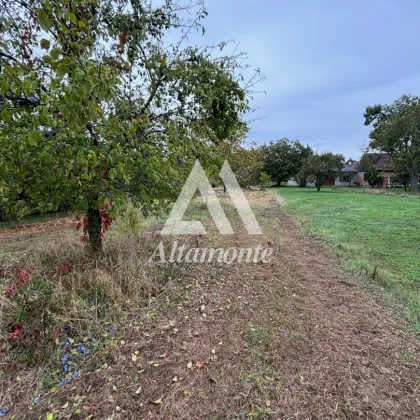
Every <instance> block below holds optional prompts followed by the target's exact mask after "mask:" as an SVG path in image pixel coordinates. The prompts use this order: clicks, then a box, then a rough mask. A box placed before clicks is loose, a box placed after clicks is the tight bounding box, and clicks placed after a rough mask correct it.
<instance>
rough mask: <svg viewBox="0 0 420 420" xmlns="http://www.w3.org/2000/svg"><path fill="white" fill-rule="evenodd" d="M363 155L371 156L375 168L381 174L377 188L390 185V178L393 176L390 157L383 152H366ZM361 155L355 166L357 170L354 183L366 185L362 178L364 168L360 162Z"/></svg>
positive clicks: (361, 185)
mask: <svg viewBox="0 0 420 420" xmlns="http://www.w3.org/2000/svg"><path fill="white" fill-rule="evenodd" d="M363 157H369V158H371V160H372V162H374V166H375V168H376V170H377V171H378V172H379V173H380V175H381V182H380V183H379V184H378V185H377V188H389V187H391V185H392V180H393V178H394V177H395V167H394V164H393V162H392V157H391V156H389V155H388V154H385V153H366V154H364V155H363ZM363 157H362V159H361V160H360V162H359V163H357V165H356V167H355V169H356V170H357V174H356V179H355V185H357V186H360V187H368V186H369V184H368V183H367V182H366V181H365V180H364V174H365V168H364V167H363V164H362V162H363Z"/></svg>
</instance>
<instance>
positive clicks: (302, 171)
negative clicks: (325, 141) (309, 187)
mask: <svg viewBox="0 0 420 420" xmlns="http://www.w3.org/2000/svg"><path fill="white" fill-rule="evenodd" d="M261 150H262V153H263V156H264V159H265V161H264V171H265V172H266V173H267V174H268V175H269V176H270V178H271V180H273V181H274V182H276V183H277V185H278V186H280V184H281V183H282V182H287V181H289V180H290V179H295V180H296V181H297V182H298V183H299V186H301V187H305V186H306V183H307V182H308V181H309V182H313V183H314V184H315V186H316V187H317V190H318V191H320V189H321V187H322V185H323V184H324V183H325V181H326V180H327V179H329V178H336V177H337V176H338V175H339V174H340V173H341V171H342V169H343V165H344V156H343V155H340V154H334V153H331V152H325V153H315V152H314V151H313V150H312V149H311V148H310V147H309V145H306V146H304V145H303V144H301V143H300V142H299V141H298V140H295V141H291V140H288V139H281V140H278V141H276V142H271V143H270V144H269V145H268V146H266V145H264V146H262V147H261Z"/></svg>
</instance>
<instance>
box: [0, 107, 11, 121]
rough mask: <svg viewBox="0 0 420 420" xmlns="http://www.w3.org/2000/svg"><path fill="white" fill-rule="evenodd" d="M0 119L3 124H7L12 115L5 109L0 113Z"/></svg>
mask: <svg viewBox="0 0 420 420" xmlns="http://www.w3.org/2000/svg"><path fill="white" fill-rule="evenodd" d="M1 119H2V120H3V121H4V122H9V121H10V120H11V119H12V114H11V113H10V112H9V111H8V110H7V109H3V111H1Z"/></svg>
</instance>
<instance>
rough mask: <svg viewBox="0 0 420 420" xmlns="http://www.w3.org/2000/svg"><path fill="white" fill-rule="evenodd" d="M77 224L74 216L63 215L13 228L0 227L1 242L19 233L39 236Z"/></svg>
mask: <svg viewBox="0 0 420 420" xmlns="http://www.w3.org/2000/svg"><path fill="white" fill-rule="evenodd" d="M76 224H77V220H76V219H75V218H74V217H73V218H71V217H65V218H64V217H63V218H62V219H58V220H49V221H46V222H37V223H28V224H23V225H19V226H16V227H13V228H3V229H0V243H2V242H3V243H4V242H7V241H8V240H10V238H11V237H13V238H14V239H15V238H16V236H18V235H21V236H25V237H32V236H38V235H40V234H42V233H46V232H51V231H55V230H60V229H68V228H70V227H75V226H76Z"/></svg>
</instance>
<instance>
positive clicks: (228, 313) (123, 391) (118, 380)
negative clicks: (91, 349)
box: [0, 192, 420, 419]
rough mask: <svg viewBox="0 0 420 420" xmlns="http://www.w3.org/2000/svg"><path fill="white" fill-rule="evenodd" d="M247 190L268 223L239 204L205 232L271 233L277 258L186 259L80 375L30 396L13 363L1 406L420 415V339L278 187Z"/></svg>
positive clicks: (31, 389) (245, 241) (222, 240)
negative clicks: (283, 199) (253, 227)
mask: <svg viewBox="0 0 420 420" xmlns="http://www.w3.org/2000/svg"><path fill="white" fill-rule="evenodd" d="M248 197H249V199H250V202H251V205H252V207H253V209H254V212H255V214H256V217H257V219H258V221H259V222H260V224H261V227H262V229H263V231H264V236H263V237H261V236H249V235H247V234H246V231H245V230H244V228H243V225H242V222H241V221H240V220H238V218H236V219H235V220H234V223H232V225H233V228H234V230H235V232H236V234H235V235H233V236H224V237H220V236H218V235H215V236H211V237H208V238H202V239H200V244H199V246H200V247H204V246H224V247H229V246H255V245H257V244H262V245H263V246H271V247H273V248H274V258H273V260H272V261H271V262H270V263H268V264H255V265H254V264H237V265H227V264H222V265H217V264H211V265H201V264H191V265H189V266H188V267H187V270H186V271H185V272H184V274H183V276H182V278H181V279H180V280H174V281H173V282H171V283H170V284H169V285H167V287H166V288H165V291H164V292H163V293H162V294H161V295H159V296H157V297H155V298H153V299H152V300H151V301H150V304H149V305H148V306H147V307H144V308H141V309H138V310H135V311H131V312H130V314H129V317H128V319H127V322H126V323H125V326H124V328H123V329H121V330H119V331H117V332H116V333H115V335H114V340H113V345H112V346H108V347H106V348H104V349H102V350H100V351H99V352H97V353H96V354H95V356H94V357H92V358H91V359H90V361H89V362H88V363H87V365H86V366H85V369H84V371H83V373H82V375H81V377H80V378H79V379H77V380H76V381H74V382H73V383H72V385H71V386H64V387H60V388H59V389H58V390H57V391H56V392H54V393H51V392H49V391H48V390H47V391H46V392H45V391H43V393H42V394H41V399H40V403H39V404H38V405H36V406H34V405H33V403H32V398H33V396H34V395H35V393H36V392H37V390H36V384H35V383H34V384H31V383H26V384H25V385H22V384H19V383H17V382H16V381H17V379H16V374H14V375H6V377H3V379H1V383H0V384H1V387H2V388H1V391H2V392H1V393H2V395H3V396H4V397H3V400H2V402H1V404H0V406H1V407H4V406H8V407H10V408H11V409H13V410H12V412H14V413H18V416H17V417H16V418H38V417H39V416H40V415H42V414H44V415H45V413H47V412H55V413H56V415H57V416H58V418H70V417H72V416H73V415H75V414H74V413H75V411H76V410H79V411H77V412H80V415H81V416H82V418H95V419H96V418H104V419H106V418H113V419H156V418H161V419H176V418H184V419H203V418H206V419H225V418H228V419H234V418H274V419H292V418H293V419H296V418H297V419H312V418H313V419H318V418H322V419H336V418H359V417H360V418H369V419H384V418H394V419H413V418H420V402H419V398H418V395H419V377H420V375H419V374H420V370H419V349H420V346H419V340H418V339H417V338H416V337H415V336H413V335H410V334H409V333H408V332H407V330H406V327H405V325H404V324H403V321H402V320H400V319H396V318H394V317H392V316H391V314H389V313H387V312H386V311H385V310H384V309H383V308H381V307H379V306H378V304H377V303H376V302H375V300H374V299H373V297H371V296H369V295H368V294H367V293H366V292H365V291H364V290H362V289H361V288H360V287H359V285H358V284H357V283H356V282H355V281H354V280H353V279H352V278H351V276H350V275H349V274H347V273H346V272H344V270H343V269H341V268H340V266H339V264H338V262H336V261H334V260H332V259H331V256H330V255H328V254H327V252H326V251H325V250H324V249H322V248H321V247H319V246H318V245H316V244H315V243H314V242H313V241H311V239H309V238H308V237H305V236H302V233H301V229H300V226H299V225H298V224H297V223H296V222H295V221H294V220H292V219H291V218H290V217H289V216H287V215H286V214H285V213H284V212H283V211H282V209H281V208H280V206H279V205H278V203H276V201H275V199H274V198H273V197H271V196H270V195H269V194H267V193H263V192H250V193H248ZM229 217H230V215H229ZM180 239H181V238H180ZM20 376H21V378H22V377H23V376H22V374H20ZM21 380H22V379H21ZM28 407H30V408H31V411H29V410H28Z"/></svg>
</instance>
